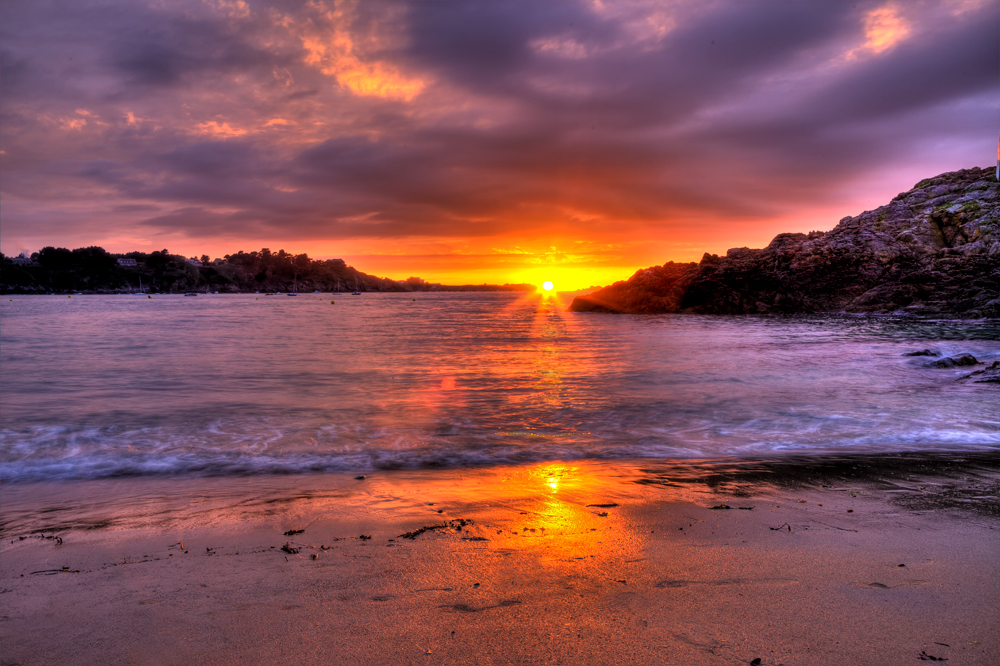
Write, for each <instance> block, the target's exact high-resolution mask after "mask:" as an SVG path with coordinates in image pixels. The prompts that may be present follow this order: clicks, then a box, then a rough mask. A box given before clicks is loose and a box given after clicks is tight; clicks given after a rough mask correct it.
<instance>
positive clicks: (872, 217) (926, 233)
mask: <svg viewBox="0 0 1000 666" xmlns="http://www.w3.org/2000/svg"><path fill="white" fill-rule="evenodd" d="M569 309H570V310H571V311H574V312H621V313H665V312H690V313H703V314H754V313H772V312H779V313H809V312H857V313H865V312H870V313H891V312H900V313H910V314H914V315H925V316H932V315H946V316H959V317H1000V191H998V183H997V180H996V177H995V175H994V170H993V169H992V168H989V169H978V168H973V169H963V170H961V171H955V172H952V173H945V174H941V175H940V176H937V177H935V178H928V179H926V180H923V181H921V182H920V183H917V185H916V186H915V187H914V188H913V189H912V190H910V191H908V192H903V193H902V194H900V195H898V196H897V197H896V198H894V199H893V200H892V201H891V202H889V203H888V204H887V205H885V206H881V207H879V208H877V209H875V210H872V211H866V212H864V213H862V214H860V215H858V216H856V217H845V218H844V219H842V220H841V221H840V223H839V224H837V226H836V227H835V228H834V229H832V230H831V231H828V232H822V231H813V232H811V233H808V234H801V233H785V234H779V235H778V236H776V237H775V238H774V240H773V241H771V244H770V245H768V246H767V247H766V248H763V249H754V250H751V249H749V248H736V249H732V250H729V251H728V252H727V253H726V256H724V257H720V256H718V255H710V254H706V255H705V256H704V257H703V258H702V260H701V262H700V263H689V264H677V263H673V262H668V263H666V264H664V265H663V266H654V267H652V268H647V269H643V270H640V271H637V272H636V273H635V275H633V276H632V277H631V278H629V279H628V280H627V281H623V282H617V283H615V284H613V285H611V286H610V287H605V288H604V289H601V290H599V291H596V292H594V293H592V294H589V295H587V296H580V297H578V298H576V299H574V300H573V303H572V304H571V305H570V307H569Z"/></svg>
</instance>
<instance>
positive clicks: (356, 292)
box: [351, 278, 361, 296]
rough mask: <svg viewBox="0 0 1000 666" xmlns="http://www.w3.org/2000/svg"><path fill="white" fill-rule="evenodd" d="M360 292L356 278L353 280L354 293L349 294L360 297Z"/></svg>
mask: <svg viewBox="0 0 1000 666" xmlns="http://www.w3.org/2000/svg"><path fill="white" fill-rule="evenodd" d="M360 295H361V292H360V291H358V278H354V291H352V292H351V296H360Z"/></svg>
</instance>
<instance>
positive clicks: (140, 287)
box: [132, 278, 147, 296]
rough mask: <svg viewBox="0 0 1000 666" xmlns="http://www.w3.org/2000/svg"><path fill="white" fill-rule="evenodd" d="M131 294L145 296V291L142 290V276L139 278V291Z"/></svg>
mask: <svg viewBox="0 0 1000 666" xmlns="http://www.w3.org/2000/svg"><path fill="white" fill-rule="evenodd" d="M132 295H133V296H146V295H147V294H146V292H144V291H143V290H142V278H139V291H137V292H135V293H133V294H132Z"/></svg>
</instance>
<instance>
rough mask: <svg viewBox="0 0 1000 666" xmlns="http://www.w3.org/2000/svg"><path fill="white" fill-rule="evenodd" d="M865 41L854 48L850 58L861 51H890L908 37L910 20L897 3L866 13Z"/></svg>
mask: <svg viewBox="0 0 1000 666" xmlns="http://www.w3.org/2000/svg"><path fill="white" fill-rule="evenodd" d="M864 26H865V42H864V44H862V45H861V46H859V47H857V48H855V49H852V50H851V51H850V52H849V53H848V54H847V58H848V59H854V58H857V57H858V56H859V55H860V54H861V53H865V52H867V53H872V54H879V53H882V52H884V51H888V50H889V49H891V48H892V47H893V46H895V45H896V44H898V43H899V42H901V41H903V40H904V39H906V38H907V37H908V36H909V35H910V32H911V26H910V22H909V21H907V20H906V19H905V18H904V17H903V16H902V15H901V14H900V8H899V6H898V5H896V3H894V2H890V3H889V4H886V5H883V6H881V7H878V8H877V9H873V10H871V11H870V12H868V13H866V14H865V17H864Z"/></svg>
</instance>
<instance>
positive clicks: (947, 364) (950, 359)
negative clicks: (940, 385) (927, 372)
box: [927, 354, 979, 368]
mask: <svg viewBox="0 0 1000 666" xmlns="http://www.w3.org/2000/svg"><path fill="white" fill-rule="evenodd" d="M965 365H979V361H977V360H976V357H975V356H973V355H972V354H956V355H955V356H946V357H945V358H939V359H938V360H936V361H930V362H929V363H927V367H928V368H954V367H956V366H959V367H960V366H965Z"/></svg>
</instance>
